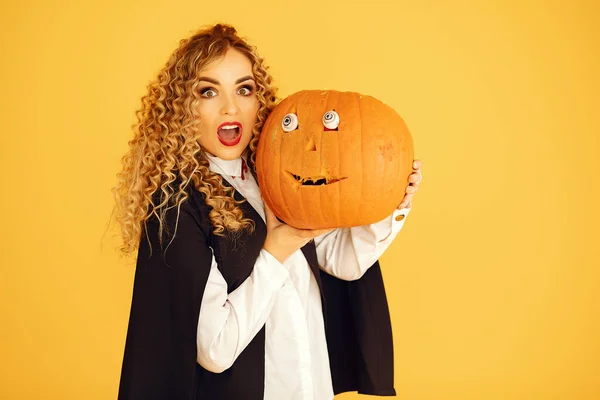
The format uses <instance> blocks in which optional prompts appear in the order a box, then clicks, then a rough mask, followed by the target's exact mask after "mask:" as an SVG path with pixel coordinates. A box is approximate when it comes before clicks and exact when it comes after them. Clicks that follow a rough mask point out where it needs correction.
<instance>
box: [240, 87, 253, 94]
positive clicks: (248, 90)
mask: <svg viewBox="0 0 600 400" xmlns="http://www.w3.org/2000/svg"><path fill="white" fill-rule="evenodd" d="M238 93H239V94H241V95H242V96H249V95H251V94H252V88H251V87H250V86H244V87H241V88H240V90H238Z"/></svg>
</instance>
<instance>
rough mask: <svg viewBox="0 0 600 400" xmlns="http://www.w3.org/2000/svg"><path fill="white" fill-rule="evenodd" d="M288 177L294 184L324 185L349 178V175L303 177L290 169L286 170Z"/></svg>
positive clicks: (298, 185)
mask: <svg viewBox="0 0 600 400" xmlns="http://www.w3.org/2000/svg"><path fill="white" fill-rule="evenodd" d="M284 173H285V175H286V176H287V178H288V179H289V180H290V181H292V182H293V184H294V186H297V187H300V186H323V185H332V184H334V183H337V182H340V181H343V180H344V179H348V178H347V177H341V178H336V177H331V176H330V177H327V176H323V175H317V176H312V177H301V176H299V175H296V174H292V173H291V172H290V171H284Z"/></svg>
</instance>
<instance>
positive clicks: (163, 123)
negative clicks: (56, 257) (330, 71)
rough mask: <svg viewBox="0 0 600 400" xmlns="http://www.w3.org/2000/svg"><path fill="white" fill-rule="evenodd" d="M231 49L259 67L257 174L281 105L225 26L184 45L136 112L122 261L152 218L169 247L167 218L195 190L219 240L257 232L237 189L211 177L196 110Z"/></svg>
mask: <svg viewBox="0 0 600 400" xmlns="http://www.w3.org/2000/svg"><path fill="white" fill-rule="evenodd" d="M229 48H235V49H236V50H238V51H240V52H242V53H243V54H245V55H246V56H247V57H248V58H249V59H250V60H251V62H252V65H253V74H254V79H255V82H256V85H257V89H256V93H255V95H256V96H257V98H258V100H259V103H260V106H259V110H258V115H257V123H256V125H255V126H254V127H253V128H252V138H251V140H250V144H249V155H250V160H249V165H250V167H251V172H252V173H253V174H256V170H255V167H254V165H255V161H256V148H257V145H258V139H259V134H260V131H261V129H262V126H263V124H264V123H265V121H266V119H267V117H268V115H269V113H270V112H271V110H272V108H273V107H274V105H275V102H276V100H277V99H276V89H275V88H274V87H273V86H271V82H272V78H271V76H270V75H269V73H268V68H267V67H266V66H265V64H264V60H263V58H261V57H260V56H259V55H258V53H257V52H256V48H255V47H253V46H250V45H249V44H247V43H246V41H245V40H244V39H242V38H240V37H239V36H237V33H236V30H235V29H234V28H233V27H231V26H228V25H221V24H219V25H215V26H214V27H212V28H205V29H202V30H200V31H198V32H197V33H196V34H195V35H193V36H191V37H190V38H187V39H183V40H181V41H180V44H179V47H178V49H177V50H176V51H175V52H174V53H173V54H172V55H171V57H170V58H169V60H168V61H167V63H166V65H165V66H164V67H163V69H162V70H161V71H160V72H159V74H158V78H157V79H156V80H155V81H153V82H151V83H150V84H149V85H148V93H147V94H146V95H145V96H144V97H143V98H142V105H141V108H140V109H139V110H138V111H136V117H137V123H136V124H135V125H134V127H133V131H134V137H133V139H131V140H130V141H129V150H128V152H127V153H126V154H125V156H124V157H123V158H122V160H121V161H122V170H121V172H120V173H119V174H118V175H117V178H118V182H117V185H116V186H115V187H114V188H113V194H114V196H115V201H116V219H117V221H118V223H119V225H120V228H121V237H122V245H121V246H120V248H119V250H120V251H121V252H122V253H123V254H125V255H127V254H131V253H132V252H134V251H136V250H137V248H138V246H139V241H140V238H141V232H142V229H143V227H144V226H145V222H146V220H147V219H148V218H150V217H151V216H153V215H154V216H156V217H157V218H158V220H159V223H160V225H159V238H160V243H161V246H162V244H163V237H164V236H165V234H168V233H169V232H166V229H165V223H164V221H165V213H166V211H167V210H169V209H170V208H172V207H177V208H178V210H179V206H180V205H181V203H182V202H183V201H185V200H186V199H187V198H188V193H187V191H186V188H187V186H188V185H189V184H190V182H191V183H192V184H193V185H194V187H195V189H196V190H198V191H199V192H201V193H202V194H203V196H204V199H205V202H206V204H207V205H208V206H209V208H210V212H209V218H210V221H211V223H212V225H213V228H214V229H213V233H214V234H215V235H221V236H222V235H224V234H225V233H226V232H233V233H235V232H238V233H239V232H240V231H244V230H248V231H252V230H253V229H254V222H253V221H252V220H251V219H249V218H245V217H244V215H243V213H242V211H241V209H240V208H239V204H240V203H239V202H237V201H236V200H235V199H234V198H233V192H234V189H233V188H231V187H228V186H224V185H223V181H222V178H221V176H220V175H219V174H217V173H213V172H211V171H210V170H209V163H208V160H207V159H206V157H205V156H204V153H203V150H202V148H201V146H200V144H199V142H198V140H197V129H196V126H197V124H198V123H199V116H198V115H197V113H196V111H195V109H196V108H197V104H198V102H199V101H200V97H199V94H198V86H199V83H198V80H197V77H198V76H199V72H200V71H201V70H202V68H203V67H204V66H205V65H207V64H208V63H209V62H211V61H213V60H215V59H217V58H219V57H221V56H223V55H224V54H225V52H226V51H227V50H228V49H229ZM175 182H179V185H178V187H174V186H177V185H176V184H175ZM157 191H159V193H157ZM157 194H160V200H159V201H155V202H156V203H157V204H155V202H153V198H155V197H156V195H157ZM173 234H174V232H173Z"/></svg>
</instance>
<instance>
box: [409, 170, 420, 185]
mask: <svg viewBox="0 0 600 400" xmlns="http://www.w3.org/2000/svg"><path fill="white" fill-rule="evenodd" d="M421 179H423V176H422V175H421V173H420V172H413V173H412V174H410V175H409V176H408V182H410V183H419V182H421Z"/></svg>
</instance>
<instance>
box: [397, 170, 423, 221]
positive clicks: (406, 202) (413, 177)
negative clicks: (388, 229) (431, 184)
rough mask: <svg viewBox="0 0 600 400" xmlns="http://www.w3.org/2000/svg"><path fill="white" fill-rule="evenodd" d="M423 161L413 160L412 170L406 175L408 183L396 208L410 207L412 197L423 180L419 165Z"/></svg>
mask: <svg viewBox="0 0 600 400" xmlns="http://www.w3.org/2000/svg"><path fill="white" fill-rule="evenodd" d="M422 165H423V162H422V161H421V160H414V161H413V172H412V173H411V174H410V175H409V176H408V185H407V186H406V194H405V195H404V198H403V199H402V202H401V203H400V205H399V206H398V210H401V209H403V208H410V207H412V198H413V196H414V195H415V193H417V191H418V190H419V185H420V184H421V181H422V180H423V174H421V166H422Z"/></svg>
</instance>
